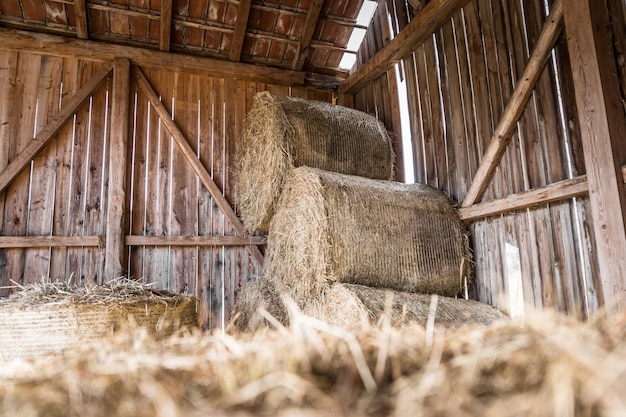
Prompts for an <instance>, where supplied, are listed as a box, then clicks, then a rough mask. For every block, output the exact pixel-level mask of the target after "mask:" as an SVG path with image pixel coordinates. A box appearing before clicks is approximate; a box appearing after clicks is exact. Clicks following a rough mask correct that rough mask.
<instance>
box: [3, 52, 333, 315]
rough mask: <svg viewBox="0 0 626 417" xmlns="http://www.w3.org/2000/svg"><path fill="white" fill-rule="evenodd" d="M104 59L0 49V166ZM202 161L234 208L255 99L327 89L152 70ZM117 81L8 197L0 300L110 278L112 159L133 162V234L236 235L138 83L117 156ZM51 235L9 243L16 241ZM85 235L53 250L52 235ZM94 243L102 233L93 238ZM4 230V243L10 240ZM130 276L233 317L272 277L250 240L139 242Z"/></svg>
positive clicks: (319, 95) (207, 311)
mask: <svg viewBox="0 0 626 417" xmlns="http://www.w3.org/2000/svg"><path fill="white" fill-rule="evenodd" d="M101 65H102V64H101V63H96V62H94V61H86V60H81V59H78V58H68V57H56V56H50V55H42V54H34V53H29V52H17V51H6V50H2V49H0V171H2V170H3V169H4V168H5V167H6V166H7V165H8V164H9V163H10V162H11V161H12V160H13V159H14V158H15V157H16V155H18V153H19V152H20V151H22V150H23V149H24V147H25V146H26V145H27V144H28V143H29V142H30V141H31V139H32V138H33V137H34V136H35V135H36V133H37V132H39V131H40V130H41V129H42V128H43V127H44V126H45V125H46V123H47V121H48V120H49V119H50V118H51V117H52V116H53V115H55V114H56V112H57V111H58V110H59V109H60V108H61V107H62V106H63V104H64V103H65V102H67V100H68V99H69V98H70V97H72V96H73V95H74V94H75V93H76V91H77V90H78V89H79V88H80V87H81V86H82V85H83V84H84V83H85V82H86V81H87V80H89V79H90V78H91V76H92V75H93V74H94V73H95V72H96V71H97V70H98V68H99V67H100V66H101ZM144 72H145V75H146V77H147V79H148V80H149V82H150V83H151V85H152V87H153V88H154V90H155V91H156V92H157V94H159V95H160V98H161V101H162V102H163V103H164V105H165V107H166V108H167V110H168V111H169V112H170V113H171V114H172V115H173V118H174V121H175V122H176V123H177V124H178V126H179V127H180V129H181V130H182V132H183V133H184V134H185V136H186V138H187V140H188V141H189V143H190V144H191V146H192V148H193V150H194V152H195V153H196V154H197V155H198V157H199V159H200V161H201V162H202V164H203V166H204V167H205V168H206V169H207V171H208V172H209V173H210V174H211V176H212V178H213V180H214V182H215V183H216V184H217V185H218V187H219V188H220V189H221V190H222V191H223V194H224V196H225V197H226V199H227V200H228V201H229V202H230V203H231V204H234V202H235V198H236V190H235V188H234V176H235V175H236V172H235V171H234V161H235V159H236V154H237V142H238V137H239V134H240V132H241V129H242V123H243V120H244V117H245V115H246V112H247V109H248V108H249V106H250V105H251V103H252V98H253V96H254V95H255V94H256V93H257V92H259V91H264V90H268V91H270V92H272V93H274V94H285V95H294V96H300V97H306V98H312V99H317V100H324V101H330V100H331V99H332V94H331V92H330V91H328V90H307V89H304V88H295V87H293V88H292V87H281V86H276V85H269V84H264V83H257V82H253V81H242V80H235V79H233V78H218V77H211V76H210V75H198V74H188V73H185V72H176V71H170V70H166V69H160V70H148V69H144ZM111 88H112V80H111V78H108V79H107V80H106V81H105V82H104V84H103V85H101V86H100V87H99V88H98V89H97V90H96V92H95V93H94V94H92V95H91V97H90V98H89V100H88V101H87V102H86V103H85V104H84V105H83V106H82V107H81V108H80V110H79V111H77V112H76V113H75V114H74V116H73V117H72V118H71V119H70V120H69V121H68V122H67V123H66V124H65V125H64V127H63V128H62V130H61V131H60V132H59V133H58V134H57V135H56V136H55V137H54V138H53V139H52V141H51V142H50V143H49V144H48V145H47V146H46V147H45V148H44V149H43V150H42V151H41V152H40V153H39V154H38V155H37V156H36V158H35V159H34V160H33V161H32V163H31V164H30V166H29V167H27V168H26V169H25V170H23V171H22V172H21V174H19V176H18V177H17V178H16V179H15V180H14V181H13V182H12V183H11V184H10V185H9V186H8V188H7V189H6V190H5V192H4V193H2V194H0V224H1V226H0V227H1V230H0V236H2V238H0V243H1V244H0V287H2V288H0V296H5V295H7V294H8V293H10V292H11V291H12V289H11V288H9V287H11V286H14V285H15V284H14V283H16V284H25V283H32V282H36V281H39V280H40V279H42V278H51V279H53V280H54V279H61V280H73V281H74V282H76V283H81V284H82V283H102V281H103V273H104V234H105V231H106V208H107V203H108V201H107V195H108V170H109V164H114V166H115V165H118V164H126V172H127V186H126V190H127V193H126V204H125V208H124V209H125V214H126V216H125V217H126V223H127V225H126V234H127V235H130V236H165V237H177V236H184V237H189V236H192V237H193V236H230V235H233V234H234V233H233V230H232V227H231V226H230V224H229V223H228V222H227V221H225V219H224V215H223V214H222V213H221V212H220V210H219V209H218V208H217V205H216V204H215V202H214V201H213V198H212V197H211V195H210V194H209V192H208V191H207V190H206V189H205V188H204V187H203V186H202V184H201V183H200V181H199V179H198V178H197V176H196V174H195V173H194V171H193V170H192V168H191V166H190V165H189V163H188V162H187V161H186V160H185V158H184V157H183V155H182V153H181V151H180V149H179V148H178V146H176V144H175V143H174V141H173V139H172V138H171V136H170V134H169V132H168V131H167V130H166V129H165V127H164V125H163V123H162V121H161V120H160V119H159V117H158V115H157V114H156V112H155V110H154V108H152V107H151V106H150V105H149V103H148V99H147V98H146V95H145V94H144V93H143V92H142V91H141V90H140V89H139V88H138V87H137V84H136V82H135V81H134V80H133V81H131V85H130V88H129V94H130V109H131V111H130V116H129V118H130V120H129V143H128V144H127V146H128V148H127V150H128V160H127V161H119V160H110V159H109V154H108V152H109V148H108V145H109V142H110V140H111V138H110V134H109V132H110V130H111V126H110V118H111V100H110V98H111ZM23 236H41V237H44V238H41V239H40V240H41V241H40V242H39V244H37V246H38V247H33V245H34V244H36V241H33V240H29V241H28V242H27V243H26V244H24V245H26V246H30V247H9V246H19V242H18V243H15V241H12V242H13V243H12V244H10V245H9V244H8V243H7V241H8V239H6V237H23ZM50 236H57V237H70V238H73V237H77V239H75V240H70V239H65V240H63V242H62V243H58V244H57V243H54V244H51V246H46V245H47V244H48V241H44V239H45V237H50ZM94 237H95V238H96V239H93V238H94ZM3 238H4V239H3ZM127 255H128V256H127V257H128V260H127V262H126V265H125V267H126V269H127V271H128V276H130V277H131V278H135V279H140V280H142V281H144V282H146V283H152V282H154V283H156V284H157V285H158V286H159V287H162V288H167V289H170V290H173V291H176V292H179V293H186V294H193V295H196V296H197V297H198V298H199V299H200V306H199V307H200V310H199V311H200V314H201V321H202V322H203V323H206V324H207V325H208V326H210V327H212V326H220V325H223V324H224V323H226V322H227V321H228V319H229V316H230V311H231V309H232V306H233V304H234V301H235V297H236V294H237V292H238V290H239V289H240V288H241V285H242V284H243V283H244V282H245V281H247V280H248V279H249V278H250V277H252V276H254V275H257V274H260V273H262V270H261V268H260V267H259V266H258V264H257V263H256V261H254V259H253V258H252V257H251V256H249V253H248V252H247V251H246V249H245V248H244V247H242V246H235V247H233V246H176V245H151V246H143V245H142V246H129V247H128V248H127Z"/></svg>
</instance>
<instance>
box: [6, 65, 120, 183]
mask: <svg viewBox="0 0 626 417" xmlns="http://www.w3.org/2000/svg"><path fill="white" fill-rule="evenodd" d="M112 69H113V64H112V63H111V62H105V63H104V65H103V66H102V67H101V68H100V69H99V70H98V72H96V73H95V74H94V76H93V77H91V79H90V80H89V81H87V83H86V84H85V85H83V86H82V87H81V88H80V90H78V92H77V93H76V95H75V96H74V97H72V98H71V99H69V100H68V101H67V102H65V103H64V104H63V107H62V108H61V110H60V111H59V112H58V113H57V114H55V115H54V117H53V118H52V119H51V120H50V121H49V122H48V124H47V125H46V126H44V128H43V129H41V131H40V132H39V133H38V134H37V136H35V138H34V139H32V140H31V141H30V142H29V143H28V145H26V147H25V148H24V150H22V152H20V153H19V155H17V156H16V157H15V158H14V159H13V160H12V161H11V163H10V164H9V165H8V166H7V167H6V168H5V169H4V171H2V173H0V192H2V191H4V190H5V189H6V188H7V187H8V186H9V184H11V182H12V181H13V180H14V179H15V177H16V176H17V175H18V174H19V173H20V172H22V170H23V169H24V168H25V167H26V166H27V165H28V164H29V163H30V161H32V160H33V158H35V156H37V154H38V153H39V152H40V151H41V150H42V149H43V148H44V147H45V146H46V145H47V144H48V142H50V140H51V139H52V138H53V137H54V135H55V134H57V133H59V130H61V128H62V127H63V125H64V124H65V122H67V121H68V120H69V119H70V117H72V115H73V114H74V113H76V112H77V111H78V109H79V108H80V106H81V105H82V104H83V103H84V102H85V100H87V99H88V98H89V96H90V95H91V94H92V93H93V92H94V91H96V89H97V88H98V87H99V86H100V84H102V82H103V81H104V80H105V79H106V78H107V77H108V76H109V74H110V73H111V70H112Z"/></svg>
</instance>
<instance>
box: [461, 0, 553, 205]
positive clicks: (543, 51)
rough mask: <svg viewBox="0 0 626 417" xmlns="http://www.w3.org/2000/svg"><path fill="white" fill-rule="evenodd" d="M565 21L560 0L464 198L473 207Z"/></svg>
mask: <svg viewBox="0 0 626 417" xmlns="http://www.w3.org/2000/svg"><path fill="white" fill-rule="evenodd" d="M562 21H563V9H562V6H561V0H556V2H555V3H554V5H553V8H552V9H551V13H550V16H549V17H548V18H547V19H546V23H545V24H544V29H543V31H542V33H541V35H540V37H539V39H538V40H537V43H536V44H535V47H534V49H533V53H532V55H531V57H530V59H529V60H528V63H527V64H526V68H525V69H524V72H523V73H522V75H521V77H520V79H519V81H518V83H517V85H516V87H515V90H514V92H513V95H512V96H511V98H510V100H509V102H508V104H507V106H506V109H505V110H504V114H503V115H502V118H501V119H500V121H499V122H498V125H497V126H496V128H495V131H494V133H493V136H492V138H491V141H490V143H489V146H488V147H487V149H486V150H485V152H484V155H483V159H482V162H481V164H480V166H479V167H478V170H477V171H476V174H475V176H474V180H473V182H472V185H471V186H470V189H469V190H468V192H467V195H466V196H465V199H464V200H463V207H469V206H471V205H472V204H474V203H475V202H476V201H478V200H480V198H481V197H482V195H483V194H484V192H485V191H486V189H487V186H488V185H489V182H490V180H491V179H492V178H493V173H494V171H495V169H496V168H497V167H498V165H499V164H500V161H501V158H502V155H503V154H504V151H505V149H506V146H507V145H508V143H509V141H510V139H511V135H512V134H513V130H514V129H515V128H516V127H517V122H518V121H519V118H520V117H521V116H522V113H523V111H524V109H525V107H526V105H527V103H528V99H529V98H530V96H531V94H532V92H533V89H534V87H535V84H536V82H537V80H538V79H539V77H540V75H541V74H542V72H543V68H544V66H545V63H546V62H547V60H548V56H549V54H550V51H551V50H552V47H553V46H554V42H556V38H557V37H558V36H559V33H560V28H561V26H562Z"/></svg>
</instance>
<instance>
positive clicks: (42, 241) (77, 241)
mask: <svg viewBox="0 0 626 417" xmlns="http://www.w3.org/2000/svg"><path fill="white" fill-rule="evenodd" d="M101 243H102V239H101V238H100V236H0V248H3V249H5V248H51V247H70V246H76V247H83V246H93V247H98V246H101ZM39 277H40V276H38V277H37V279H39Z"/></svg>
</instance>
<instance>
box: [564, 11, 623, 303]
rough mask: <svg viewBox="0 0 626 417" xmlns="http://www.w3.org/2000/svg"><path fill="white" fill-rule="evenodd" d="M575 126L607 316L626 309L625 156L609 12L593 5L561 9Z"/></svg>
mask: <svg viewBox="0 0 626 417" xmlns="http://www.w3.org/2000/svg"><path fill="white" fill-rule="evenodd" d="M563 14H564V18H565V30H566V33H567V46H568V51H569V55H570V59H571V63H572V66H571V67H572V79H573V81H574V93H575V97H576V108H577V112H578V120H579V123H580V131H581V139H582V141H581V142H582V147H583V152H584V155H585V167H586V170H587V178H588V182H589V201H590V204H591V217H592V219H593V233H594V234H595V237H596V247H597V251H596V255H597V259H598V265H599V268H600V270H599V276H598V277H597V278H598V279H599V281H600V283H601V286H602V294H601V295H602V297H603V300H604V304H605V307H606V309H607V311H609V312H611V311H615V310H617V311H620V310H621V311H623V307H624V305H626V193H625V191H624V184H623V181H622V173H621V172H620V166H621V164H622V163H624V162H625V161H624V159H625V158H626V155H625V154H624V149H625V147H626V145H625V143H626V141H625V139H624V138H625V137H626V117H625V115H624V107H623V102H622V98H621V95H620V88H619V80H618V78H617V74H616V73H615V62H616V59H615V57H614V56H613V54H612V48H611V44H612V38H611V36H610V27H608V26H607V25H606V22H608V21H610V20H609V15H608V11H607V9H606V6H605V5H604V4H598V2H596V1H592V0H567V1H566V2H565V3H564V5H563Z"/></svg>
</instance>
